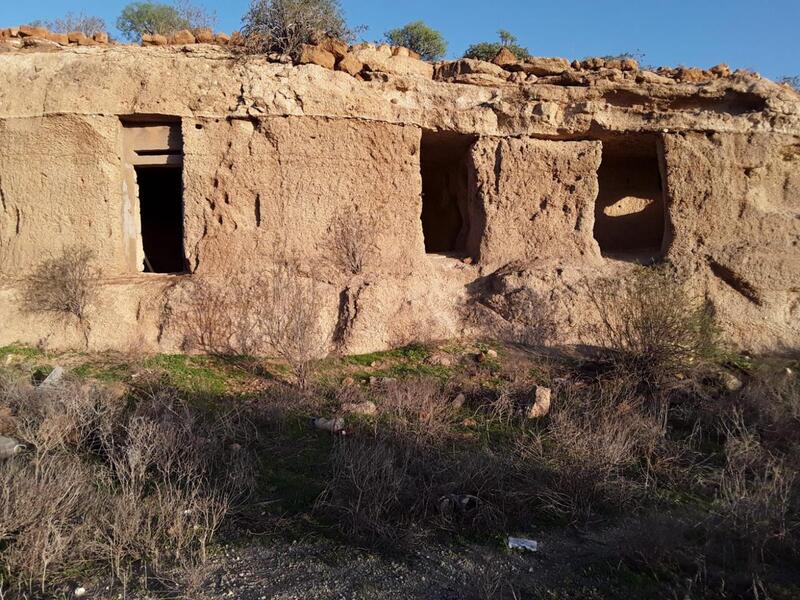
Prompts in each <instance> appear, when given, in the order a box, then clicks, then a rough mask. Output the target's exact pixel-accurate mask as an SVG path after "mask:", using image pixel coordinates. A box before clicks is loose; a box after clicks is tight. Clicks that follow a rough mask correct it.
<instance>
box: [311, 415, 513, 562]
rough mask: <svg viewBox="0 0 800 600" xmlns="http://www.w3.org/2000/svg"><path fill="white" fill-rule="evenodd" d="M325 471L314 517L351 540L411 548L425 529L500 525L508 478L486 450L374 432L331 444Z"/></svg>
mask: <svg viewBox="0 0 800 600" xmlns="http://www.w3.org/2000/svg"><path fill="white" fill-rule="evenodd" d="M330 465H331V466H330V473H329V477H328V482H327V485H326V487H325V490H324V492H323V493H322V495H321V496H320V498H319V500H318V502H317V510H318V511H319V512H321V513H322V514H323V515H325V516H327V517H328V518H329V520H330V521H331V522H333V523H335V524H336V528H337V529H338V530H339V531H340V532H341V533H342V534H344V535H345V536H347V537H348V538H349V539H352V540H355V541H359V542H363V543H366V544H370V545H390V546H391V547H393V548H395V549H397V548H398V547H401V546H407V545H409V544H411V543H413V542H414V541H417V540H418V539H419V538H420V537H421V536H423V535H424V531H425V528H426V527H432V528H436V529H442V530H447V531H457V532H496V531H498V530H501V529H502V527H503V524H504V523H505V516H504V514H503V510H504V509H505V504H506V503H507V497H508V490H509V489H511V487H512V481H511V476H512V474H513V471H512V469H510V468H509V464H508V461H507V460H506V459H505V458H504V457H502V456H499V455H496V454H494V453H492V452H491V451H488V450H486V449H481V448H476V447H458V446H457V445H456V444H455V443H454V440H452V439H451V438H447V439H442V438H440V439H427V440H420V439H418V438H417V437H415V436H414V434H413V433H410V432H406V433H400V432H398V431H394V432H389V433H386V432H379V433H377V434H376V435H374V436H368V435H365V436H359V437H358V438H343V439H341V440H339V441H338V442H337V444H336V446H335V448H334V450H333V452H332V454H331V457H330ZM451 495H452V496H455V497H465V496H466V497H470V498H471V499H473V500H472V502H471V503H470V506H469V509H468V510H461V509H460V507H452V506H450V505H446V508H445V506H443V501H444V500H446V499H447V498H448V497H449V496H451Z"/></svg>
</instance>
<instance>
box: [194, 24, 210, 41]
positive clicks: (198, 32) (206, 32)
mask: <svg viewBox="0 0 800 600" xmlns="http://www.w3.org/2000/svg"><path fill="white" fill-rule="evenodd" d="M192 34H193V35H194V39H195V41H196V42H197V43H198V44H212V43H214V39H215V38H214V31H213V30H212V29H211V28H210V27H203V28H201V29H194V30H193V31H192Z"/></svg>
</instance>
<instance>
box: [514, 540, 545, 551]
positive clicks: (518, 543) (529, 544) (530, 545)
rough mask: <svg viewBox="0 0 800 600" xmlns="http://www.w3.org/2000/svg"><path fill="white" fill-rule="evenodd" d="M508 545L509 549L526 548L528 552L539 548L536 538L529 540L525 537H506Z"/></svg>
mask: <svg viewBox="0 0 800 600" xmlns="http://www.w3.org/2000/svg"><path fill="white" fill-rule="evenodd" d="M508 547H509V549H511V550H527V551H528V552H537V551H538V550H539V542H537V541H536V540H529V539H527V538H517V537H509V538H508Z"/></svg>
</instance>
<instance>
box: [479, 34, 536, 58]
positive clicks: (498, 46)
mask: <svg viewBox="0 0 800 600" xmlns="http://www.w3.org/2000/svg"><path fill="white" fill-rule="evenodd" d="M497 34H498V36H499V37H500V41H499V42H479V43H477V44H473V45H472V46H470V47H469V48H467V51H466V52H465V53H464V58H474V59H477V60H485V61H487V62H491V61H492V60H493V59H494V57H495V56H497V53H498V52H500V50H502V49H503V48H505V49H506V50H508V51H509V52H511V53H512V54H513V55H514V56H516V57H517V58H518V59H519V60H525V59H526V58H528V57H529V56H530V52H528V49H527V48H524V47H522V46H520V45H518V44H517V37H516V36H515V35H513V34H512V33H511V32H509V31H506V30H505V29H501V30H500V31H498V32H497Z"/></svg>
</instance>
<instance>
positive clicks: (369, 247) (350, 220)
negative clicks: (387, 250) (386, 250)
mask: <svg viewBox="0 0 800 600" xmlns="http://www.w3.org/2000/svg"><path fill="white" fill-rule="evenodd" d="M375 231H376V227H375V224H374V223H372V222H370V221H369V220H368V219H367V217H366V216H364V215H362V214H361V213H359V212H357V210H355V209H351V210H347V211H345V212H344V213H342V214H340V215H338V216H337V217H336V218H335V219H334V221H333V223H332V224H331V227H330V237H329V241H328V256H329V259H330V261H331V263H332V265H333V266H334V267H335V268H336V269H338V270H339V271H342V272H345V273H349V274H351V275H359V274H361V273H362V272H363V271H364V269H365V268H366V266H367V264H368V262H369V260H370V258H371V256H372V254H373V253H374V252H375V251H376V249H377V246H376V245H375Z"/></svg>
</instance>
